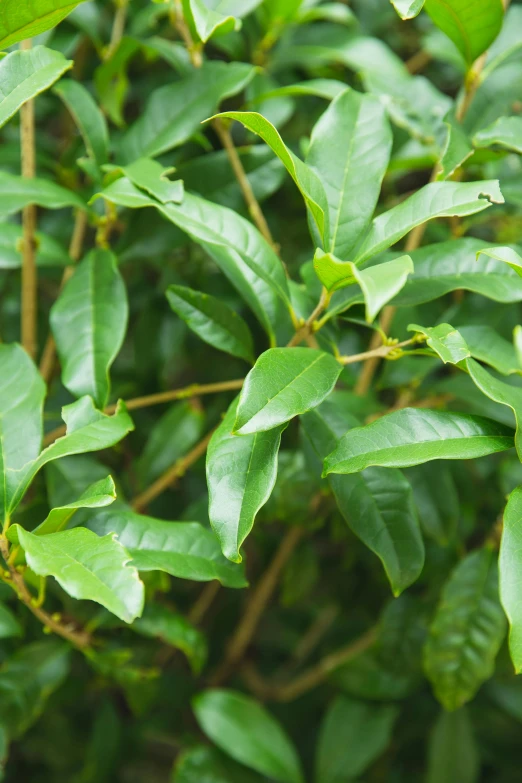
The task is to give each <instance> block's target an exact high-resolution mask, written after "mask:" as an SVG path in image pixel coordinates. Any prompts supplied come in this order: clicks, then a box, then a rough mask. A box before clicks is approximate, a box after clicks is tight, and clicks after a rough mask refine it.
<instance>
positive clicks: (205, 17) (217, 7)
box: [185, 0, 241, 43]
mask: <svg viewBox="0 0 522 783" xmlns="http://www.w3.org/2000/svg"><path fill="white" fill-rule="evenodd" d="M227 5H230V3H229V2H228V0H222V1H221V2H220V1H219V0H218V2H217V3H216V2H213V0H210V2H209V0H206V2H205V0H186V3H185V7H186V8H187V10H188V11H189V13H190V17H191V21H192V23H193V25H194V27H195V29H196V32H197V34H198V36H199V38H200V40H201V41H203V43H206V42H207V41H208V40H209V38H212V36H213V35H214V34H217V35H223V34H225V33H230V32H231V31H232V30H239V28H240V27H241V22H240V20H239V19H236V18H235V17H234V16H229V15H227V13H226V11H225V12H224V13H223V12H222V11H221V8H226V6H227Z"/></svg>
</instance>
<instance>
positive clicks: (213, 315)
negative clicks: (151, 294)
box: [167, 285, 254, 364]
mask: <svg viewBox="0 0 522 783" xmlns="http://www.w3.org/2000/svg"><path fill="white" fill-rule="evenodd" d="M167 300H168V303H169V305H170V306H171V308H172V309H173V310H174V312H175V313H177V314H178V315H179V317H180V318H182V319H183V320H184V321H185V323H186V324H187V326H189V327H190V328H191V329H192V331H193V332H195V333H196V334H197V335H198V337H201V339H202V340H204V341H205V342H206V343H208V344H209V345H213V346H214V348H217V349H218V350H219V351H225V353H231V354H232V356H239V358H240V359H244V360H245V361H246V362H250V363H251V364H253V363H254V346H253V341H252V335H251V333H250V329H249V328H248V326H247V325H246V323H245V322H244V321H243V319H242V318H241V316H240V315H238V314H237V313H236V311H235V310H232V308H231V307H229V306H228V305H227V304H225V302H222V301H221V299H217V298H216V297H215V296H212V295H211V294H203V293H201V292H200V291H194V290H193V289H192V288H187V287H185V286H182V285H171V286H169V287H168V288H167Z"/></svg>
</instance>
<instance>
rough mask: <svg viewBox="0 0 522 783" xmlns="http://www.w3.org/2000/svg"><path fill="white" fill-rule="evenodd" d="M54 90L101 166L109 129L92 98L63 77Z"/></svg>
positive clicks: (105, 154) (88, 150)
mask: <svg viewBox="0 0 522 783" xmlns="http://www.w3.org/2000/svg"><path fill="white" fill-rule="evenodd" d="M33 51H34V50H33ZM54 92H55V93H56V94H57V95H59V96H60V98H61V99H62V101H63V102H64V103H65V105H66V106H67V108H68V109H69V111H70V112H71V114H72V116H73V119H74V121H75V123H76V124H77V126H78V128H79V130H80V133H81V134H82V136H83V140H84V143H85V146H86V148H87V152H88V153H89V155H90V156H91V158H92V159H93V160H95V161H96V163H97V164H98V166H102V165H103V164H104V163H106V162H107V160H108V157H109V131H108V129H107V123H106V121H105V117H104V116H103V114H102V113H101V111H100V109H99V108H98V106H97V104H96V102H95V100H94V98H93V97H92V95H91V94H90V92H89V91H88V90H87V89H86V88H85V87H84V86H83V84H81V83H80V82H76V81H73V80H72V79H63V80H62V81H61V82H60V83H59V84H57V85H56V87H55V88H54Z"/></svg>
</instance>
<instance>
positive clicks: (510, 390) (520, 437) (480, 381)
mask: <svg viewBox="0 0 522 783" xmlns="http://www.w3.org/2000/svg"><path fill="white" fill-rule="evenodd" d="M466 369H467V371H468V372H469V375H470V377H471V379H472V381H473V383H474V384H475V386H476V387H477V388H478V389H480V391H481V392H482V393H483V394H485V395H486V397H489V398H490V400H493V401H494V402H498V403H500V404H501V405H507V406H508V407H509V408H511V410H512V411H513V413H514V414H515V419H516V423H517V429H516V433H515V446H516V449H517V454H518V458H519V459H521V460H522V430H521V428H520V425H521V424H522V389H520V388H518V387H516V386H510V385H509V384H508V383H505V382H504V381H499V380H498V378H495V377H494V376H493V375H491V374H490V373H489V372H488V371H487V370H485V369H484V367H482V365H480V364H479V363H478V362H476V361H474V360H473V359H467V360H466Z"/></svg>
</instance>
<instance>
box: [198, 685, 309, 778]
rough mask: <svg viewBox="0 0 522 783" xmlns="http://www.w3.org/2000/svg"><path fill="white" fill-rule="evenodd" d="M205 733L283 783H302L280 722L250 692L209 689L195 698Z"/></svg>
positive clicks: (240, 759) (255, 768)
mask: <svg viewBox="0 0 522 783" xmlns="http://www.w3.org/2000/svg"><path fill="white" fill-rule="evenodd" d="M193 707H194V712H195V714H196V718H197V720H198V723H199V725H200V726H201V728H202V730H203V731H204V732H205V734H206V735H207V736H208V737H209V738H210V739H211V740H212V741H213V742H215V744H216V745H217V746H218V747H220V748H221V749H222V750H224V751H225V753H228V755H230V756H232V758H233V759H235V760H236V761H239V762H240V763H242V764H245V765H246V766H247V767H250V768H251V769H254V770H256V772H260V773H261V774H262V775H267V776H268V777H270V778H272V779H273V780H275V781H279V782H280V783H302V781H303V776H302V772H301V768H300V763H299V759H298V757H297V754H296V752H295V750H294V748H293V746H292V744H291V742H290V740H289V739H288V737H287V736H286V733H285V732H284V730H283V729H282V728H281V726H280V725H279V723H278V722H277V721H276V720H275V718H273V717H272V716H271V715H270V713H269V712H267V710H266V709H265V708H264V707H262V706H261V705H260V704H258V703H257V702H256V701H255V700H254V699H252V698H251V697H250V696H244V695H243V694H242V693H237V692H236V691H231V690H218V689H214V690H208V691H204V692H203V693H200V694H199V695H198V696H196V697H195V699H194V701H193Z"/></svg>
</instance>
